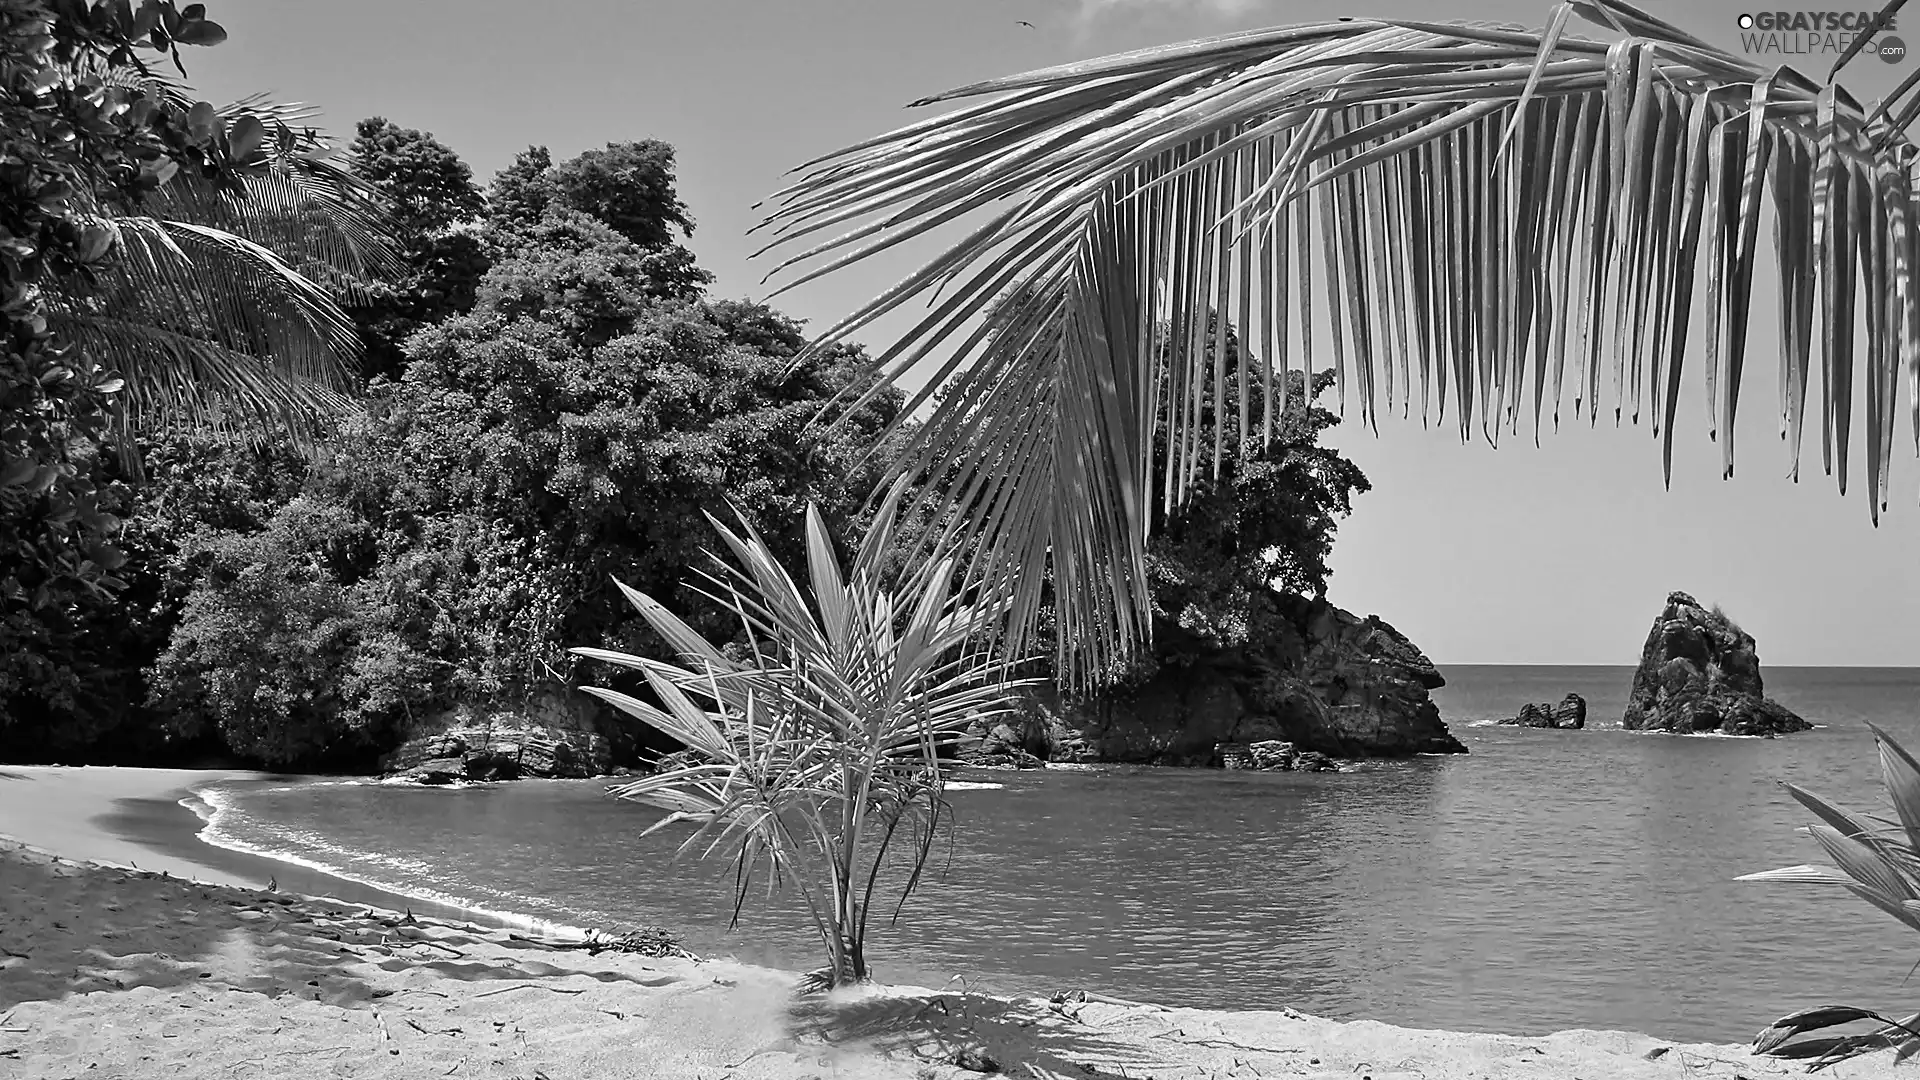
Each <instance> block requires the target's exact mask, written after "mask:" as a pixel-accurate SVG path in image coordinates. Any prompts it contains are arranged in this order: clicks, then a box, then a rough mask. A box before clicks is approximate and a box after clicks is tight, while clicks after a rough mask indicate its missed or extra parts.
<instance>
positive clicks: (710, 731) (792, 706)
mask: <svg viewBox="0 0 1920 1080" xmlns="http://www.w3.org/2000/svg"><path fill="white" fill-rule="evenodd" d="M903 491H904V485H903V484H896V485H895V486H894V488H893V489H892V491H891V492H890V494H889V496H888V498H887V499H886V500H885V502H884V504H883V506H882V508H881V510H880V513H879V515H878V516H877V517H876V518H875V519H874V523H873V525H872V526H871V527H870V528H869V530H868V531H867V534H866V536H865V538H864V539H863V541H862V543H861V545H860V549H859V552H858V553H857V554H856V555H855V557H854V560H853V563H852V565H851V566H849V567H847V568H846V569H845V570H844V571H843V570H842V568H841V565H840V561H839V558H838V556H837V555H836V553H835V550H834V544H833V540H832V537H831V536H830V535H829V534H828V532H827V528H826V524H825V522H824V521H823V520H822V519H821V516H820V512H819V510H818V508H817V507H814V506H812V505H809V506H808V508H807V530H806V531H807V554H808V559H807V562H808V571H809V575H810V578H811V581H810V584H811V586H812V588H811V590H810V594H809V592H808V591H804V590H802V588H801V587H800V585H799V584H798V583H797V582H796V581H795V579H794V578H793V577H792V576H791V575H789V574H788V573H787V571H786V570H785V569H784V568H783V567H782V566H781V565H780V563H779V562H778V561H777V560H776V559H775V558H774V556H773V554H772V552H771V551H769V549H768V547H767V544H766V542H765V541H764V540H763V539H762V538H761V536H760V534H759V533H758V532H756V531H755V530H754V528H753V526H752V525H751V524H750V523H749V522H747V520H746V518H745V516H744V515H741V531H739V532H735V531H733V530H731V529H728V528H727V527H725V526H724V525H722V524H721V523H720V522H719V521H718V520H717V519H715V518H713V517H712V515H708V520H709V521H711V522H712V523H713V526H714V529H715V531H716V532H718V533H719V535H720V538H721V540H722V541H724V542H725V545H726V547H727V548H728V549H730V550H731V551H732V553H733V555H734V559H735V562H731V563H730V562H728V561H727V560H726V559H724V558H721V557H720V556H719V555H717V554H716V555H715V556H714V563H715V568H714V569H713V570H710V571H703V572H701V578H702V579H703V580H702V582H701V586H700V592H701V593H702V594H703V595H704V596H706V597H708V598H709V599H711V600H713V601H714V602H716V603H718V604H721V605H722V606H724V607H725V608H727V609H728V610H729V611H731V612H732V613H733V614H734V615H736V616H737V617H738V618H739V620H740V627H741V644H742V647H741V648H739V649H738V650H736V653H737V654H743V655H742V657H741V658H739V659H735V658H733V657H730V656H729V655H728V654H727V653H725V652H723V651H722V650H721V649H720V648H719V647H718V646H716V645H714V644H712V643H711V642H709V641H707V640H706V639H705V638H703V637H702V636H701V635H700V634H698V633H697V632H695V631H694V630H693V629H692V628H691V627H689V626H688V625H687V624H686V623H684V622H682V621H681V620H680V619H679V618H677V617H676V616H674V615H673V614H672V613H671V612H669V611H667V610H666V609H665V608H664V607H662V606H661V605H660V604H659V603H657V602H655V601H654V600H653V599H652V598H650V597H648V596H646V595H644V594H642V593H640V592H637V591H635V590H633V589H630V588H627V587H626V586H624V585H622V586H621V590H622V591H623V592H624V593H625V594H626V596H627V599H629V600H630V601H632V602H633V605H634V607H635V608H637V609H638V610H639V611H640V614H641V615H642V616H643V617H645V619H646V620H647V622H648V624H650V625H651V626H652V627H653V628H654V630H655V631H657V632H658V633H659V634H660V636H661V637H662V638H664V639H665V640H666V641H667V642H668V643H669V644H670V645H671V646H672V648H673V649H674V650H675V652H676V653H677V654H678V656H677V657H676V659H677V661H678V663H666V662H663V661H659V660H653V659H649V658H646V657H640V656H633V655H630V654H626V653H620V652H612V651H608V650H605V649H586V648H582V649H575V650H573V652H574V653H576V654H577V655H580V656H585V657H591V658H594V659H599V660H606V661H610V662H612V663H616V664H620V665H623V666H625V667H629V668H633V669H635V670H637V671H639V672H640V673H641V674H642V675H643V676H644V677H645V679H646V683H647V686H648V687H649V688H650V689H651V690H652V693H653V695H654V696H655V697H656V698H657V699H658V702H659V704H658V705H655V704H650V703H648V702H646V701H642V700H640V699H638V698H635V697H632V696H630V695H627V694H624V693H619V692H617V691H614V690H607V689H590V690H589V691H588V692H589V693H592V694H594V695H596V696H598V697H600V698H602V699H603V700H605V701H607V702H609V703H611V704H612V705H613V706H615V707H616V708H618V709H620V710H622V711H624V712H626V713H627V714H629V715H631V716H634V717H636V718H638V719H639V720H641V721H642V722H644V723H646V724H648V725H649V726H651V727H653V728H655V729H656V730H659V731H661V732H663V733H665V734H666V735H668V736H670V737H672V738H674V739H677V740H678V741H680V742H681V743H683V744H685V745H686V746H687V748H688V749H689V750H691V751H693V753H692V754H690V755H688V756H687V757H688V759H689V760H687V762H686V763H685V764H682V765H679V766H677V767H670V768H668V769H666V770H665V771H662V772H660V773H657V774H655V775H653V776H649V777H646V778H644V779H641V780H636V781H634V782H632V783H629V784H625V785H623V786H620V787H618V788H615V789H613V790H612V794H613V795H615V796H616V797H618V798H621V799H630V800H633V801H635V802H640V803H645V804H647V805H650V806H655V807H658V808H660V809H662V810H666V811H668V813H667V815H666V816H665V817H664V818H662V819H661V820H660V821H658V822H656V823H655V824H654V825H653V827H652V828H651V829H649V830H648V832H653V831H655V830H658V829H662V828H666V827H667V826H670V825H674V824H676V823H680V822H687V823H691V824H693V825H694V826H696V828H695V829H694V831H693V832H692V833H691V834H690V835H688V836H687V838H686V840H685V841H684V842H683V843H682V844H681V847H680V851H681V853H682V854H685V853H687V852H695V851H697V852H699V854H700V855H701V856H703V857H704V856H707V855H711V854H713V853H714V852H715V851H725V852H727V853H728V854H730V855H731V856H732V857H733V859H734V862H735V875H734V882H735V893H734V910H733V921H734V923H736V924H737V922H738V920H739V916H740V909H741V907H742V905H743V904H744V903H745V901H746V897H747V893H748V890H749V888H750V887H751V885H752V882H753V879H754V876H755V874H756V873H759V872H761V871H762V870H764V871H766V872H767V877H766V880H767V883H768V886H769V889H770V890H771V888H772V887H773V886H774V885H775V884H777V883H780V882H786V883H790V884H791V886H792V887H793V888H794V889H795V890H796V891H797V892H798V893H799V895H800V896H801V898H802V899H803V900H804V901H805V902H806V907H807V911H808V913H809V914H810V915H811V917H812V920H813V924H814V927H815V929H816V930H817V931H818V933H819V935H820V941H821V944H822V945H824V946H825V948H826V952H827V958H828V966H827V968H826V969H824V970H823V971H820V972H816V973H815V974H814V976H813V979H814V981H815V982H816V983H817V984H819V985H824V986H836V985H844V984H847V983H853V982H861V981H865V980H866V979H867V978H868V977H869V968H868V965H867V953H866V942H867V927H868V918H869V916H870V915H871V913H872V909H873V903H874V894H875V891H876V888H877V886H878V884H879V881H880V878H881V877H882V874H883V872H885V871H888V870H889V869H891V870H894V871H897V872H900V873H903V874H904V882H903V883H902V885H901V888H900V894H899V902H898V904H896V906H895V908H894V917H895V918H898V917H899V913H900V907H901V906H903V905H904V904H905V903H906V900H907V897H908V896H909V895H911V893H912V892H913V890H914V888H915V887H916V886H917V885H918V884H919V883H920V880H921V875H922V872H923V870H924V869H925V867H926V864H927V860H928V857H929V855H930V854H931V852H932V844H933V838H934V835H935V830H936V828H937V827H938V826H939V824H940V823H941V820H942V818H943V817H944V816H945V814H946V809H947V807H946V803H945V801H944V799H943V795H942V792H943V781H942V776H941V772H940V769H939V754H940V751H941V748H942V747H943V746H945V745H947V744H949V743H952V742H953V741H955V740H957V739H958V738H959V737H960V734H961V732H962V731H963V730H964V729H965V728H966V727H967V726H968V724H970V723H971V722H973V721H974V720H976V719H979V718H981V717H984V716H991V715H994V714H997V713H999V712H1003V711H1006V709H1007V708H1008V706H1009V704H1010V701H1011V696H1010V692H1011V691H1012V690H1013V689H1014V688H1015V687H1017V686H1019V685H1021V684H1022V681H1021V680H1013V679H1011V678H1010V677H1009V674H1010V670H1011V668H1012V666H1013V665H1012V664H1011V663H1010V662H1007V661H1003V660H999V659H996V658H995V655H996V654H992V653H989V652H988V651H986V650H985V649H984V648H982V647H981V642H982V640H983V638H982V635H981V634H980V633H979V631H980V630H981V628H982V627H983V626H984V625H985V624H986V623H987V622H988V621H989V620H991V619H993V618H996V617H998V615H999V614H1000V609H999V607H998V605H995V604H994V603H992V601H990V600H988V601H980V600H977V599H974V598H969V597H968V596H966V595H964V593H963V592H962V591H958V590H956V588H955V581H954V563H953V561H952V560H943V561H938V562H926V563H922V564H921V565H919V566H917V567H914V568H909V569H908V570H905V571H902V572H901V573H899V574H898V575H890V574H888V573H886V572H885V563H886V560H887V557H888V554H889V551H890V550H891V548H892V547H893V529H894V522H895V518H896V516H897V511H898V509H899V501H900V496H901V493H902V492H903ZM890 578H891V579H895V580H894V583H893V584H891V585H890V584H889V579H890ZM901 840H905V841H908V843H907V849H906V851H905V852H904V855H903V856H902V855H901V854H900V853H899V852H896V851H895V846H896V845H895V842H896V841H901ZM890 853H891V854H893V855H894V856H896V857H893V858H890Z"/></svg>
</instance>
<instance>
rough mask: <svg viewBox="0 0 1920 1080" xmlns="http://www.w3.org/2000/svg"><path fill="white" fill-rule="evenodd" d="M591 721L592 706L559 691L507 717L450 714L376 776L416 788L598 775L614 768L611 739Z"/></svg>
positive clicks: (422, 728)
mask: <svg viewBox="0 0 1920 1080" xmlns="http://www.w3.org/2000/svg"><path fill="white" fill-rule="evenodd" d="M572 697H582V698H583V697H584V695H579V694H575V695H572ZM596 714H597V709H596V708H595V707H594V705H593V704H592V702H591V700H586V701H579V702H575V701H573V700H570V698H569V695H568V694H567V692H565V691H555V692H552V693H548V694H544V695H542V696H540V697H538V698H535V699H534V700H533V701H531V702H530V703H529V704H528V706H527V707H526V708H524V709H520V710H514V711H496V712H482V711H479V710H475V709H471V708H466V707H461V708H457V709H453V710H450V711H448V712H445V713H441V714H439V715H437V716H434V717H430V718H428V719H427V720H425V721H423V722H422V723H421V724H420V725H419V727H418V728H416V730H415V733H414V735H413V737H412V738H410V739H408V740H407V741H406V742H405V743H403V744H401V746H400V747H399V749H397V750H394V751H393V752H392V753H390V754H388V755H387V756H386V757H385V758H384V759H382V761H381V769H382V771H383V772H385V773H387V774H389V775H398V776H404V777H407V778H409V779H413V780H415V781H417V782H419V783H423V784H446V783H451V782H453V781H455V780H515V779H520V778H523V777H524V778H529V779H532V778H562V779H575V778H581V777H588V776H600V775H603V774H605V773H607V772H609V771H611V769H612V768H613V764H614V740H613V739H612V738H611V737H610V735H609V734H608V733H607V732H605V731H603V730H601V729H600V727H599V726H598V725H597V723H596Z"/></svg>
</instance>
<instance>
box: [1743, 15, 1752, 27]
mask: <svg viewBox="0 0 1920 1080" xmlns="http://www.w3.org/2000/svg"><path fill="white" fill-rule="evenodd" d="M1740 29H1742V30H1751V29H1753V16H1751V15H1742V16H1740Z"/></svg>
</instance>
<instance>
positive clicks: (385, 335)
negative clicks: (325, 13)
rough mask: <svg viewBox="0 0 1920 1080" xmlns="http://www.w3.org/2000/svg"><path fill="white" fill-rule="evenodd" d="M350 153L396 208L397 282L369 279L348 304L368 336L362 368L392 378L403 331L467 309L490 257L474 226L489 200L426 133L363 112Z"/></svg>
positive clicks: (397, 366)
mask: <svg viewBox="0 0 1920 1080" xmlns="http://www.w3.org/2000/svg"><path fill="white" fill-rule="evenodd" d="M350 152H351V156H352V161H353V170H354V172H355V174H357V175H358V176H360V177H361V178H362V179H364V180H366V181H367V182H368V183H370V184H372V185H373V186H374V187H375V188H376V189H378V190H379V191H380V192H381V194H383V195H385V196H386V197H387V199H388V200H389V201H390V202H391V203H392V205H393V207H394V216H395V219H396V225H397V228H398V231H399V234H400V255H401V258H402V259H403V260H404V261H405V263H406V267H407V272H406V274H405V275H404V276H403V277H400V278H398V279H397V280H393V281H374V282H369V283H367V284H366V285H365V293H366V295H365V297H364V300H363V302H361V303H358V304H355V305H353V306H351V307H350V308H349V309H348V310H349V312H350V314H351V315H352V316H353V319H354V322H355V324H356V325H358V326H359V328H360V333H361V336H362V337H363V338H364V339H365V341H366V350H367V351H366V357H365V360H364V362H363V364H362V369H361V370H362V371H363V373H364V374H366V375H367V376H369V377H371V376H378V375H384V376H388V377H393V376H397V375H398V374H399V373H400V370H401V368H402V367H403V366H404V364H405V357H404V355H403V353H402V348H403V346H404V345H405V344H406V339H407V337H408V336H409V335H411V334H412V333H413V332H414V331H415V330H418V329H420V328H421V327H422V326H426V325H428V324H430V323H433V322H437V321H439V320H440V319H443V318H445V317H447V316H449V315H455V314H460V313H462V312H465V311H468V310H470V309H471V308H472V307H473V303H474V290H475V288H476V287H477V286H478V284H479V280H480V276H481V275H482V274H484V273H486V270H487V266H488V263H489V260H488V257H487V253H486V250H485V246H484V244H483V242H482V238H481V236H480V235H479V233H478V232H477V230H476V228H475V226H477V225H478V223H479V222H481V221H482V220H483V219H484V217H485V214H486V209H487V204H486V199H485V198H484V197H482V195H481V194H480V189H479V188H478V187H477V186H475V184H474V182H473V170H472V169H470V168H468V167H467V163H466V162H464V161H462V160H460V155H458V154H456V153H454V151H453V150H452V149H450V148H449V147H447V146H446V145H445V144H443V143H441V142H440V141H439V140H438V139H435V138H434V137H433V135H432V134H431V133H428V132H422V131H417V130H414V129H412V128H402V127H400V126H399V125H397V124H394V123H393V122H392V121H390V120H387V119H386V118H385V117H379V116H374V117H369V118H367V119H365V120H362V121H360V124H359V127H358V128H357V137H356V138H355V139H354V141H353V145H352V147H351V149H350Z"/></svg>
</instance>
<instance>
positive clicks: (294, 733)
mask: <svg viewBox="0 0 1920 1080" xmlns="http://www.w3.org/2000/svg"><path fill="white" fill-rule="evenodd" d="M373 542H374V537H373V535H372V534H371V531H370V530H369V529H368V527H367V525H366V523H365V522H362V521H358V520H356V519H354V518H353V517H352V516H351V515H349V514H347V513H345V512H344V511H343V509H342V508H341V507H339V506H336V505H329V504H326V503H321V502H315V501H312V500H309V499H305V498H301V499H295V500H294V501H293V502H292V503H290V504H288V505H287V506H286V507H285V508H284V509H282V510H281V511H280V512H279V513H278V514H276V515H275V516H274V518H273V520H272V521H271V522H270V523H269V524H268V527H267V528H266V530H265V531H263V532H259V533H252V534H243V533H233V532H218V533H212V534H208V535H205V536H202V537H200V538H197V539H196V540H195V541H194V542H193V543H192V545H191V550H190V554H191V555H193V556H195V557H198V558H200V559H202V560H204V563H205V569H204V571H203V572H202V574H201V576H200V585H199V587H198V588H197V589H196V590H195V591H194V593H193V594H192V596H191V597H190V598H189V599H188V601H187V603H186V607H185V610H184V612H183V613H182V617H181V620H180V625H179V626H178V628H177V629H175V630H174V632H173V635H172V638H171V640H170V641H169V643H168V645H167V649H166V651H165V652H164V653H163V654H162V655H161V656H160V658H159V661H158V662H157V663H156V665H155V668H154V690H153V692H152V696H153V699H154V704H155V705H156V706H158V707H160V708H161V709H163V710H164V711H165V712H166V713H167V714H168V715H169V716H170V717H171V720H172V723H173V725H174V728H175V730H176V732H178V733H180V734H182V735H192V734H194V733H197V732H199V731H203V730H208V729H213V730H217V731H218V732H219V733H220V735H221V737H222V739H223V740H224V742H225V743H226V745H227V746H228V747H229V748H231V749H232V750H233V751H234V752H235V753H238V754H241V755H244V756H246V757H249V758H252V759H255V760H258V761H261V762H264V763H266V764H268V765H274V766H283V767H285V766H302V767H308V768H313V767H324V766H327V765H340V764H345V765H364V764H365V763H367V762H368V761H370V760H371V758H372V757H373V756H374V755H375V754H377V753H378V752H379V751H381V750H384V749H386V748H387V747H388V746H390V745H391V744H392V743H393V741H394V739H395V737H396V734H397V733H398V732H399V731H400V730H402V726H403V724H404V721H405V720H406V718H407V716H408V714H409V712H410V711H411V708H412V706H413V705H414V704H415V703H417V702H424V701H425V699H426V697H427V694H426V691H425V687H426V686H427V684H428V681H429V678H430V676H431V670H430V665H429V664H428V662H427V660H426V658H425V657H423V656H421V655H420V654H419V653H418V652H416V651H415V650H413V649H412V648H411V647H409V646H408V644H407V643H406V642H404V641H402V640H400V638H399V637H398V635H396V634H395V633H394V632H393V631H392V630H391V624H392V619H391V618H390V617H388V616H387V614H386V613H385V612H384V611H383V610H382V607H381V603H380V599H381V598H380V590H379V589H378V588H377V587H374V586H373V585H371V584H370V583H367V582H365V581H364V580H362V579H359V578H358V577H357V575H356V573H355V571H356V569H357V568H358V567H360V566H362V565H364V564H365V562H366V561H367V555H368V551H367V548H368V547H369V545H371V544H372V543H373Z"/></svg>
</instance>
